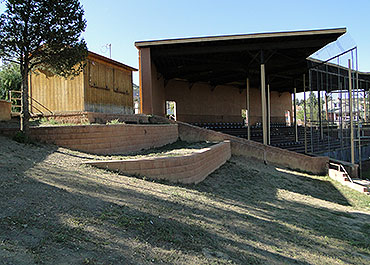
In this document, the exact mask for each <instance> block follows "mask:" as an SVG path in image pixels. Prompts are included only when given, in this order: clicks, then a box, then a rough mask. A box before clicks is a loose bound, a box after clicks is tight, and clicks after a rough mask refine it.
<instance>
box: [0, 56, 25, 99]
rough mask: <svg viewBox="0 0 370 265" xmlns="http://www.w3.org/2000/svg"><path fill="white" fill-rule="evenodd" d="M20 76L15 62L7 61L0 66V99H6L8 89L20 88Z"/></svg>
mask: <svg viewBox="0 0 370 265" xmlns="http://www.w3.org/2000/svg"><path fill="white" fill-rule="evenodd" d="M21 84H22V76H21V73H20V72H19V67H18V65H17V64H15V63H7V64H4V65H2V66H1V67H0V99H8V92H9V90H17V91H19V90H21Z"/></svg>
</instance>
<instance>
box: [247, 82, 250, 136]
mask: <svg viewBox="0 0 370 265" xmlns="http://www.w3.org/2000/svg"><path fill="white" fill-rule="evenodd" d="M249 90H250V83H249V78H247V92H246V93H247V121H248V129H247V130H248V131H247V134H248V140H250V139H251V126H250V123H251V122H250V114H249V110H250V108H249V102H250V100H249V99H250V97H249Z"/></svg>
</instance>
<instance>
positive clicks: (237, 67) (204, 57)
mask: <svg viewBox="0 0 370 265" xmlns="http://www.w3.org/2000/svg"><path fill="white" fill-rule="evenodd" d="M317 32H319V33H316V31H310V32H309V34H307V32H304V33H303V34H300V32H293V33H292V34H289V33H273V34H266V35H265V34H251V35H238V36H235V37H233V36H226V37H225V38H222V37H209V38H199V41H196V39H197V38H194V39H183V40H181V39H180V40H175V41H172V42H171V40H164V41H152V42H139V43H136V46H138V47H145V46H150V48H151V57H152V60H153V62H154V64H155V66H156V68H157V71H158V73H159V74H160V76H159V77H163V78H164V79H165V80H167V81H168V80H171V79H181V80H186V81H188V82H189V83H196V82H206V83H209V84H210V86H217V85H232V86H236V87H239V88H245V87H246V78H247V77H249V78H250V80H251V86H252V87H259V86H260V75H261V74H260V65H261V63H264V64H265V67H266V81H267V82H268V83H269V84H270V86H271V88H272V89H273V90H275V91H279V92H285V91H292V89H293V87H294V86H296V88H297V91H298V92H300V91H303V81H302V79H303V78H302V77H303V74H304V73H308V67H309V64H308V61H307V58H308V57H309V56H310V55H311V54H313V53H314V52H316V51H317V50H319V49H321V48H322V47H324V46H325V45H327V44H329V43H331V42H333V41H335V40H336V39H337V38H338V37H340V36H341V35H342V34H344V33H345V29H337V30H334V31H330V30H328V31H327V33H326V32H325V30H324V31H317ZM187 40H194V41H190V42H188V41H187Z"/></svg>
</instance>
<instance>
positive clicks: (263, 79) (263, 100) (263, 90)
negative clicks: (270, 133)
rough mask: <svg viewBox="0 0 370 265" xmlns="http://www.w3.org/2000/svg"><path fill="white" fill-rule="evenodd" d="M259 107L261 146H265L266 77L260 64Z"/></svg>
mask: <svg viewBox="0 0 370 265" xmlns="http://www.w3.org/2000/svg"><path fill="white" fill-rule="evenodd" d="M261 105H262V106H261V107H262V134H263V144H265V145H267V115H266V77H265V65H264V64H261Z"/></svg>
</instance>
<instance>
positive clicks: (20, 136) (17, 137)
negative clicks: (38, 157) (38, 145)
mask: <svg viewBox="0 0 370 265" xmlns="http://www.w3.org/2000/svg"><path fill="white" fill-rule="evenodd" d="M13 140H14V141H16V142H18V143H23V144H30V143H33V141H32V140H31V139H30V137H29V136H28V135H26V134H25V133H24V132H21V131H19V132H17V133H16V134H14V136H13Z"/></svg>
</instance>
